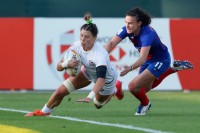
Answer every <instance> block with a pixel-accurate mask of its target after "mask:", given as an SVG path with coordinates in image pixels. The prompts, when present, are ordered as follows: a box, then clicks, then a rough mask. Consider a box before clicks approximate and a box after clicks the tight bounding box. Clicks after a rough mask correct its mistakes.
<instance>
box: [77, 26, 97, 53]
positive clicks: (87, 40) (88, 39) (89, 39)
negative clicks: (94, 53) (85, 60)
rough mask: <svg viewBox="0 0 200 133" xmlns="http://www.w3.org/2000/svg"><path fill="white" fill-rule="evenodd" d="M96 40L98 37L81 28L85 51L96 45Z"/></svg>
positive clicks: (81, 38) (81, 39)
mask: <svg viewBox="0 0 200 133" xmlns="http://www.w3.org/2000/svg"><path fill="white" fill-rule="evenodd" d="M95 40H96V37H94V36H93V35H92V33H91V32H90V31H86V30H84V29H82V30H81V32H80V41H81V44H82V47H83V49H84V50H85V51H88V50H91V49H92V47H93V46H94V42H95Z"/></svg>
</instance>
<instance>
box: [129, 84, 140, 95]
mask: <svg viewBox="0 0 200 133" xmlns="http://www.w3.org/2000/svg"><path fill="white" fill-rule="evenodd" d="M128 90H129V91H130V92H132V93H137V92H138V91H139V87H137V85H136V84H135V83H132V82H130V83H129V84H128Z"/></svg>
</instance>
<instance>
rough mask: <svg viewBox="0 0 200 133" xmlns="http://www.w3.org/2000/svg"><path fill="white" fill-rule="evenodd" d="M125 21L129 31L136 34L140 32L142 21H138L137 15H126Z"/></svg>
mask: <svg viewBox="0 0 200 133" xmlns="http://www.w3.org/2000/svg"><path fill="white" fill-rule="evenodd" d="M125 23H126V30H127V33H129V34H130V33H133V34H135V35H138V34H139V31H140V26H141V24H142V23H141V21H137V19H136V18H135V17H132V16H126V18H125Z"/></svg>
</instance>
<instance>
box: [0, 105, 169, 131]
mask: <svg viewBox="0 0 200 133" xmlns="http://www.w3.org/2000/svg"><path fill="white" fill-rule="evenodd" d="M0 110H4V111H10V112H20V113H29V111H26V110H16V109H7V108H0ZM48 117H52V118H57V119H64V120H70V121H77V122H85V123H90V124H95V125H103V126H111V127H117V128H125V129H132V130H138V131H143V132H146V133H172V132H163V131H159V130H153V129H149V128H142V127H135V126H133V125H123V124H118V123H106V122H98V121H92V120H83V119H78V118H73V117H66V116H53V115H50V116H48Z"/></svg>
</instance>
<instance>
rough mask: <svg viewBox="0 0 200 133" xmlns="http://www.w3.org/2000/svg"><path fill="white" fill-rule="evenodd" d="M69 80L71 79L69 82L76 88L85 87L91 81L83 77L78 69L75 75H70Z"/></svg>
mask: <svg viewBox="0 0 200 133" xmlns="http://www.w3.org/2000/svg"><path fill="white" fill-rule="evenodd" d="M69 80H70V81H71V83H72V84H73V86H74V87H75V88H76V89H80V88H83V87H86V86H88V85H89V84H90V83H91V81H90V80H88V79H87V78H86V77H85V75H84V73H83V72H82V71H80V72H79V74H78V75H77V76H75V77H70V78H69Z"/></svg>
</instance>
